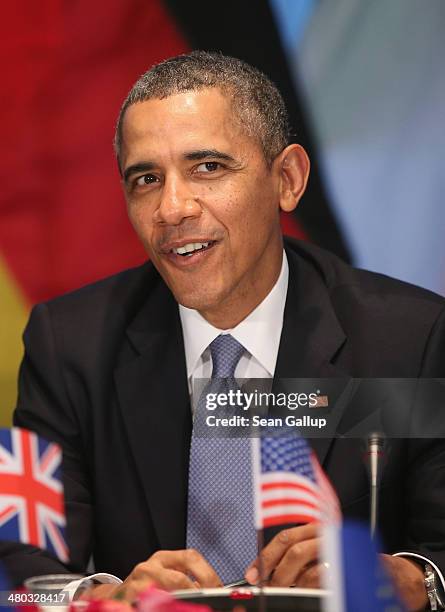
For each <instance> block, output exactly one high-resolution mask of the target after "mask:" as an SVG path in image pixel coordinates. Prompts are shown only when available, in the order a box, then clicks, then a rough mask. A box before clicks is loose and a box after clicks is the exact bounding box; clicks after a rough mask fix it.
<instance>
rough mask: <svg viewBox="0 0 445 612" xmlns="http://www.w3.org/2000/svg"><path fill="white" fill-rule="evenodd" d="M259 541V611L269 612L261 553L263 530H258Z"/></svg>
mask: <svg viewBox="0 0 445 612" xmlns="http://www.w3.org/2000/svg"><path fill="white" fill-rule="evenodd" d="M257 539H258V573H259V575H260V581H259V585H258V586H259V588H260V595H259V601H258V603H259V606H258V609H259V612H267V598H266V594H265V592H264V580H263V576H264V572H263V570H264V566H263V558H262V556H261V551H262V550H263V548H264V529H262V528H261V529H258V530H257Z"/></svg>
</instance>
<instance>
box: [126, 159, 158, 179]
mask: <svg viewBox="0 0 445 612" xmlns="http://www.w3.org/2000/svg"><path fill="white" fill-rule="evenodd" d="M154 167H155V165H154V164H153V163H152V162H137V163H136V164H131V166H128V168H125V170H124V172H123V177H124V181H125V182H127V181H128V179H129V178H130V176H131V175H132V174H136V172H149V171H150V170H153V169H154Z"/></svg>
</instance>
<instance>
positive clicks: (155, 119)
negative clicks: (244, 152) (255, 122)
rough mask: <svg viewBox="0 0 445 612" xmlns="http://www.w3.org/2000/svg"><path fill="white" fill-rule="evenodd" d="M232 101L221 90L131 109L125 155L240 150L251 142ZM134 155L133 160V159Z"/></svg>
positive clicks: (176, 96) (147, 102)
mask: <svg viewBox="0 0 445 612" xmlns="http://www.w3.org/2000/svg"><path fill="white" fill-rule="evenodd" d="M236 119H237V118H235V116H234V111H233V108H232V103H231V100H230V98H229V97H228V96H226V95H224V94H223V93H222V92H221V91H220V90H219V88H207V89H202V90H197V91H187V92H182V93H179V94H172V95H171V96H168V97H165V98H153V99H149V100H145V101H142V102H137V103H135V104H133V105H131V106H129V107H128V109H127V111H126V113H125V116H124V120H123V125H122V145H123V149H124V151H125V150H126V152H127V153H129V152H130V151H129V150H131V154H132V155H133V153H134V154H136V155H138V154H139V152H138V151H135V149H139V148H140V147H144V148H148V149H152V150H153V152H156V151H159V150H160V149H161V148H164V147H165V148H167V147H169V148H170V149H172V148H175V149H176V148H177V149H178V150H177V153H182V152H184V151H186V150H194V149H201V148H209V149H210V148H212V147H215V146H218V147H221V146H225V147H228V148H231V147H232V146H236V147H238V146H239V145H240V144H241V141H242V140H244V139H245V138H248V139H249V140H251V138H250V137H249V136H248V135H247V134H246V131H245V130H244V129H243V128H242V126H241V122H240V121H239V120H236ZM132 155H131V156H132Z"/></svg>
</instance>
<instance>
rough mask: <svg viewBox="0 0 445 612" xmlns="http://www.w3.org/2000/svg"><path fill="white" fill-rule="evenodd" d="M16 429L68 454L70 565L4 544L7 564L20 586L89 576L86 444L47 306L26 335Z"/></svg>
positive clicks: (35, 316) (66, 489)
mask: <svg viewBox="0 0 445 612" xmlns="http://www.w3.org/2000/svg"><path fill="white" fill-rule="evenodd" d="M24 345H25V355H24V358H23V361H22V364H21V367H20V373H19V396H18V403H17V408H16V410H15V413H14V425H16V426H18V427H23V428H26V429H29V430H31V431H35V432H36V433H37V434H38V435H41V436H43V437H45V438H46V439H48V440H50V441H54V442H57V443H58V444H60V445H61V447H62V449H63V484H64V495H65V510H66V514H67V541H68V547H69V551H70V562H69V564H68V565H67V566H66V567H65V566H64V565H63V564H62V563H60V562H59V561H57V560H56V559H54V558H52V557H51V556H50V555H49V554H48V553H46V552H44V551H40V550H39V549H37V548H32V547H28V546H26V547H25V546H21V545H12V544H3V545H2V546H3V547H4V548H0V550H3V554H2V560H3V561H4V563H5V565H6V567H7V569H9V572H10V574H11V576H12V580H13V581H14V583H15V584H19V583H20V582H21V581H22V580H23V578H25V577H26V576H30V575H35V574H44V573H54V572H56V573H60V572H66V571H67V570H69V571H72V572H84V571H85V570H86V567H87V564H88V560H89V557H90V554H91V548H92V546H91V538H92V510H91V493H90V483H89V477H88V471H87V469H86V464H85V462H86V459H85V457H86V453H85V452H84V445H85V442H84V440H82V435H81V428H80V424H79V422H78V420H79V419H78V416H77V415H76V412H75V407H74V406H72V405H71V402H70V398H69V397H68V393H67V389H66V386H65V384H64V358H63V355H62V354H61V350H60V346H58V343H57V339H56V337H55V333H54V329H53V325H52V323H51V318H50V313H49V310H48V307H47V306H46V305H45V304H41V305H38V306H36V307H35V308H34V309H33V311H32V313H31V317H30V320H29V323H28V325H27V327H26V329H25V333H24Z"/></svg>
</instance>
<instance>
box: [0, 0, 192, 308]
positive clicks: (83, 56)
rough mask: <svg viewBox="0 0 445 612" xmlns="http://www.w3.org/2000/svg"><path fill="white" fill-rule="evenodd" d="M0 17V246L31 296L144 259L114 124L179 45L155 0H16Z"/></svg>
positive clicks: (74, 284)
mask: <svg viewBox="0 0 445 612" xmlns="http://www.w3.org/2000/svg"><path fill="white" fill-rule="evenodd" d="M2 24H3V26H2V30H4V31H2V32H0V52H1V55H2V56H3V55H4V56H5V58H6V61H5V60H4V61H3V65H4V66H6V72H5V77H4V84H3V91H4V92H7V94H8V95H7V96H4V97H2V99H1V102H0V105H1V107H0V113H1V115H2V116H3V117H4V118H3V120H2V131H3V147H2V163H1V165H0V167H1V168H2V173H3V174H2V177H1V184H2V196H1V198H2V199H1V202H0V251H1V253H2V255H3V257H5V258H6V261H7V264H8V267H9V269H10V270H11V271H12V273H13V275H14V276H15V278H16V280H17V281H18V283H19V285H20V287H21V288H22V291H23V292H24V294H25V295H26V296H27V298H28V300H29V301H30V302H36V301H40V300H44V299H47V298H49V297H51V296H53V295H56V294H58V293H61V292H63V291H67V290H69V289H72V288H75V287H77V286H80V285H82V284H85V283H87V282H90V281H92V280H94V279H96V278H99V277H102V276H105V275H107V274H110V273H112V272H114V271H117V270H119V269H122V268H124V267H126V266H129V265H133V264H136V263H138V262H140V261H141V260H142V259H143V258H144V255H143V251H142V248H141V247H140V246H139V243H138V242H137V239H136V238H135V236H134V233H133V231H132V229H131V227H130V225H129V223H128V221H127V218H126V212H125V204H124V199H123V196H122V194H121V191H120V186H119V178H118V174H117V170H116V166H115V161H114V156H113V151H112V136H113V131H114V124H115V120H116V116H117V114H118V111H119V107H120V104H121V103H122V101H123V98H124V97H125V95H126V93H127V91H128V89H129V87H130V86H131V84H132V83H133V82H134V81H135V79H136V78H137V77H138V76H139V75H140V74H141V73H142V72H144V71H145V70H146V69H147V68H148V67H149V66H150V65H151V64H153V63H155V62H157V61H159V60H161V59H164V58H165V57H168V56H171V55H175V54H177V53H181V52H183V51H184V50H186V43H185V41H184V40H183V39H182V37H181V36H180V35H179V33H178V32H177V30H176V28H175V26H174V24H173V23H172V21H171V19H170V17H169V16H168V15H167V13H166V12H165V10H164V8H163V6H162V4H161V2H160V1H158V0H151V1H150V2H146V0H128V1H126V2H122V0H108V1H107V2H106V3H102V2H99V3H97V2H88V3H86V2H66V1H65V0H46V2H43V3H41V2H37V3H33V2H29V1H26V0H15V1H14V2H10V3H7V4H6V5H5V6H4V7H3V8H2Z"/></svg>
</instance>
